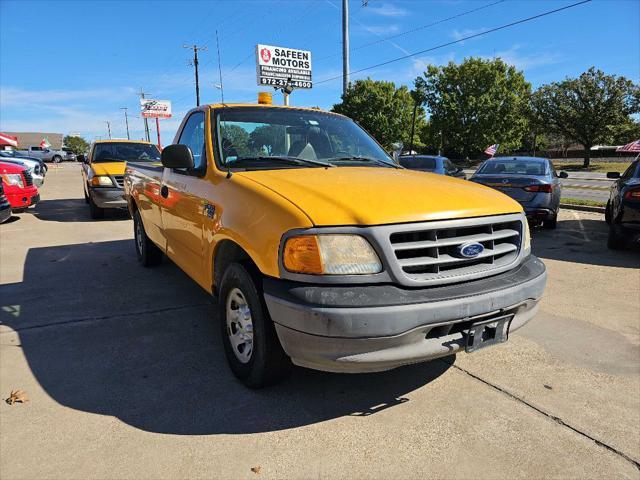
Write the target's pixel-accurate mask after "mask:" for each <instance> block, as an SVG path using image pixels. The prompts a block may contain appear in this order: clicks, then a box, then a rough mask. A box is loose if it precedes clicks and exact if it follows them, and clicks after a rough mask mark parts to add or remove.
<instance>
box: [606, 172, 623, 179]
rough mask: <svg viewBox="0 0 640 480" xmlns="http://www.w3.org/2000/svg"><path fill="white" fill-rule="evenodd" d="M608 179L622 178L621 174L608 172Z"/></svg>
mask: <svg viewBox="0 0 640 480" xmlns="http://www.w3.org/2000/svg"><path fill="white" fill-rule="evenodd" d="M607 178H620V172H607Z"/></svg>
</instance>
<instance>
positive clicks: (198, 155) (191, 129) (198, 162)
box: [176, 112, 207, 175]
mask: <svg viewBox="0 0 640 480" xmlns="http://www.w3.org/2000/svg"><path fill="white" fill-rule="evenodd" d="M204 128H205V127H204V112H195V113H193V114H192V115H191V116H190V117H189V119H188V120H187V123H186V124H185V126H184V128H183V129H182V133H181V134H180V138H179V139H178V143H180V144H183V145H187V146H188V147H189V148H190V149H191V152H192V153H193V163H194V168H193V171H192V172H193V173H196V174H198V175H204V173H205V172H206V171H207V152H206V148H205V143H204ZM176 171H178V172H182V173H191V172H187V171H185V170H181V169H177V170H176Z"/></svg>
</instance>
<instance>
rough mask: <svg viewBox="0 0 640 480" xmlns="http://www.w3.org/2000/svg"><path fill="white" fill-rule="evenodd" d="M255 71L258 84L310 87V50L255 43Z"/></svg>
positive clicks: (311, 83) (311, 84)
mask: <svg viewBox="0 0 640 480" xmlns="http://www.w3.org/2000/svg"><path fill="white" fill-rule="evenodd" d="M256 73H257V75H258V85H260V86H264V85H269V86H273V87H284V86H286V85H287V83H288V84H289V85H290V86H291V87H293V88H311V87H312V86H313V82H312V80H311V52H309V51H308V50H295V49H293V48H284V47H273V46H271V45H257V46H256Z"/></svg>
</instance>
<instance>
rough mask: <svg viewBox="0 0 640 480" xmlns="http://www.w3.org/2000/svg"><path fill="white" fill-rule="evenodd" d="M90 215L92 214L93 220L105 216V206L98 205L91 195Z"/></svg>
mask: <svg viewBox="0 0 640 480" xmlns="http://www.w3.org/2000/svg"><path fill="white" fill-rule="evenodd" d="M88 203H89V215H91V218H92V219H93V220H100V219H102V218H104V208H100V207H99V206H97V205H96V204H95V203H94V202H93V200H92V199H91V197H89V202H88Z"/></svg>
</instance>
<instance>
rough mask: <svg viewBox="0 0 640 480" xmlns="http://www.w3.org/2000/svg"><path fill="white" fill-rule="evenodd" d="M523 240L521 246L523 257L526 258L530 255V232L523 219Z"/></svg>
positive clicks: (527, 222) (526, 222)
mask: <svg viewBox="0 0 640 480" xmlns="http://www.w3.org/2000/svg"><path fill="white" fill-rule="evenodd" d="M523 221H524V240H523V242H522V246H523V249H524V256H525V257H526V256H527V255H529V254H530V253H531V231H530V230H529V221H528V220H527V218H526V217H525V218H524V220H523Z"/></svg>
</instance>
